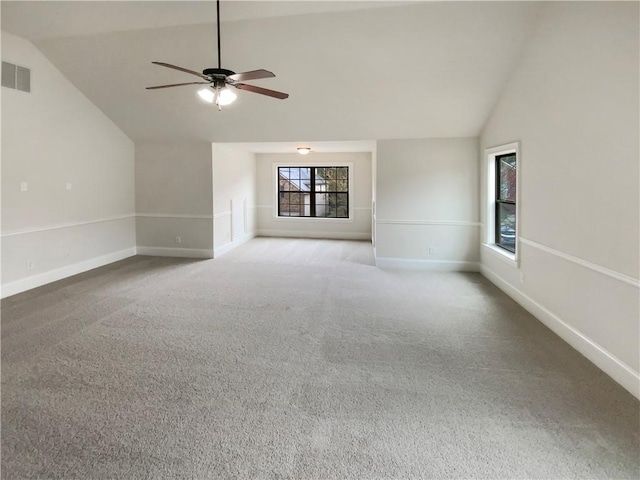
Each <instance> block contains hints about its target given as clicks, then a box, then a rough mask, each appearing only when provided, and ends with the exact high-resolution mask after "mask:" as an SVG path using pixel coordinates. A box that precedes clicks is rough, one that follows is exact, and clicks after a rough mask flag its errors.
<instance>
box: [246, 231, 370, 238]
mask: <svg viewBox="0 0 640 480" xmlns="http://www.w3.org/2000/svg"><path fill="white" fill-rule="evenodd" d="M256 236H258V237H285V238H319V239H329V240H371V232H333V231H330V230H327V231H309V230H301V231H297V230H296V231H293V230H258V232H257V234H256Z"/></svg>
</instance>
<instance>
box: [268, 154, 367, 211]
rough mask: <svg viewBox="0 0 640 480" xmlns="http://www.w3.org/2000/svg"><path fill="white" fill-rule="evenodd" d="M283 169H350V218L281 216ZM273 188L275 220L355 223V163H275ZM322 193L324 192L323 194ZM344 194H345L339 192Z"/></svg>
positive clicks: (301, 161)
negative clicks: (280, 175)
mask: <svg viewBox="0 0 640 480" xmlns="http://www.w3.org/2000/svg"><path fill="white" fill-rule="evenodd" d="M281 167H285V168H286V167H290V168H312V169H315V168H321V167H346V168H347V169H348V177H347V178H348V182H349V186H348V192H347V206H348V215H349V216H348V217H347V218H344V217H305V216H280V215H279V211H280V205H279V196H280V177H279V172H278V169H279V168H281ZM271 188H272V189H273V196H272V198H273V207H272V210H273V219H274V220H276V221H283V222H303V223H304V222H339V223H344V222H353V221H354V208H353V204H354V198H355V197H354V182H353V162H336V161H321V160H317V161H308V160H306V159H305V160H300V161H297V162H274V163H273V178H272V182H271ZM321 193H322V192H321ZM339 193H344V192H339Z"/></svg>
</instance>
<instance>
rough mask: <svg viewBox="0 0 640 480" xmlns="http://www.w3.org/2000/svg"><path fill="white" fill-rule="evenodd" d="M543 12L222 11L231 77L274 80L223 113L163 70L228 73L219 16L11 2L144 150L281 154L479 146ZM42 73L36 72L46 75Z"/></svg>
mask: <svg viewBox="0 0 640 480" xmlns="http://www.w3.org/2000/svg"><path fill="white" fill-rule="evenodd" d="M537 8H539V5H538V3H531V2H453V1H449V2H374V1H372V2H362V1H361V2H269V1H261V2H237V1H234V2H223V3H222V6H221V16H222V21H223V23H222V26H221V35H222V66H223V67H224V68H228V69H231V70H234V71H237V72H240V71H246V70H254V69H258V68H265V69H267V70H271V71H273V72H274V73H275V74H276V75H277V76H276V78H272V79H267V80H260V81H255V82H252V83H254V84H256V85H260V86H263V87H266V88H271V89H275V90H280V91H284V92H288V93H289V94H290V98H289V99H287V100H283V101H281V100H275V99H272V98H268V97H263V96H259V95H255V94H252V93H249V92H244V91H238V92H237V93H238V99H237V101H236V102H235V103H234V104H233V105H231V106H229V107H226V108H225V109H224V110H223V111H222V112H218V111H217V110H216V109H215V107H213V106H212V105H209V104H204V103H202V102H201V101H200V100H199V99H198V98H197V96H196V91H197V87H198V86H197V85H194V86H187V87H177V88H171V89H162V90H155V91H153V90H152V91H149V90H145V87H146V86H152V85H159V84H167V83H179V82H188V81H192V80H197V78H196V77H192V76H190V75H188V74H183V73H181V72H178V71H173V70H169V69H165V68H162V67H158V66H155V65H152V64H151V62H152V61H164V62H168V63H172V64H176V65H180V66H184V67H186V68H189V69H193V70H202V69H204V68H207V67H214V66H216V65H217V54H216V43H215V42H216V27H215V3H214V2H209V1H199V2H192V1H178V2H56V1H48V2H4V1H3V2H2V29H3V30H6V31H8V32H10V33H13V34H15V35H18V36H22V37H24V38H27V39H29V40H31V41H32V42H33V43H34V44H35V45H36V46H37V47H38V48H39V49H40V50H41V51H42V52H43V53H44V54H45V55H46V56H47V57H48V58H49V60H50V61H51V62H52V63H53V64H54V65H55V66H56V67H57V68H58V69H60V71H61V72H62V73H63V74H64V75H65V76H66V77H67V78H68V79H69V80H70V81H71V82H73V83H74V84H75V85H76V86H77V87H78V88H79V89H80V90H81V91H82V92H83V93H84V94H85V95H86V96H87V97H88V98H89V99H90V100H91V101H92V102H93V103H95V104H96V105H97V106H98V107H99V108H100V109H101V110H102V111H103V112H104V113H105V114H106V115H107V116H109V117H110V118H111V119H112V120H113V121H114V122H115V123H116V124H117V125H118V126H119V127H120V128H121V129H122V130H123V131H124V132H125V133H126V134H128V135H129V136H130V137H131V138H132V139H134V140H136V141H190V140H203V141H217V142H274V141H277V142H282V141H300V140H308V141H314V140H316V141H320V140H371V139H383V138H425V137H458V136H475V135H477V134H478V133H479V131H480V129H481V128H482V126H483V125H484V122H485V120H486V119H487V117H488V115H489V114H490V112H491V109H492V107H493V106H494V104H495V102H496V100H497V98H498V97H499V94H500V92H501V90H502V88H503V87H504V85H505V84H506V82H507V81H508V79H509V76H510V73H511V72H512V70H513V68H514V66H515V64H516V62H517V60H518V58H519V56H520V54H521V52H522V49H523V48H524V46H525V44H526V39H527V36H528V34H529V32H530V31H531V29H532V27H533V25H534V23H535V18H536V12H537ZM36 74H37V72H36Z"/></svg>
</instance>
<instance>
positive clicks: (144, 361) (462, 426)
mask: <svg viewBox="0 0 640 480" xmlns="http://www.w3.org/2000/svg"><path fill="white" fill-rule="evenodd" d="M372 263H373V257H372V252H371V245H369V244H367V243H363V242H345V241H320V240H285V239H267V238H258V239H254V240H252V241H251V242H249V243H247V244H245V245H243V246H242V247H240V248H238V249H236V250H234V251H232V252H230V253H228V254H227V255H225V256H223V257H221V258H219V259H216V260H206V261H191V260H184V259H167V258H154V257H134V258H132V259H128V260H125V261H122V262H118V263H116V264H113V265H109V266H107V267H104V268H100V269H97V270H94V271H92V272H88V273H86V274H82V275H79V276H76V277H73V278H70V279H67V280H64V281H61V282H58V283H55V284H51V285H48V286H46V287H42V288H40V289H37V290H32V291H30V292H26V293H24V294H21V295H17V296H14V297H11V298H9V299H6V300H3V301H2V478H4V479H25V478H65V479H91V478H96V479H97V478H105V479H106V478H109V479H116V478H122V479H142V478H158V479H159V478H163V479H171V478H192V479H193V478H198V479H206V478H222V479H230V478H247V479H249V478H251V479H276V478H278V479H285V478H287V479H323V478H326V479H347V478H354V479H372V478H377V479H395V478H402V479H420V478H493V479H496V478H509V479H512V478H545V479H547V478H563V479H567V478H571V479H584V478H611V479H619V478H636V479H637V478H638V476H639V474H640V470H639V468H640V467H639V461H640V460H639V455H640V453H639V451H640V450H639V440H638V437H639V403H638V402H637V401H636V400H635V399H634V398H633V397H632V396H631V395H630V394H629V393H627V392H626V391H625V390H623V389H622V388H621V387H620V386H618V385H617V384H616V383H614V382H613V381H612V380H611V379H609V378H608V377H607V376H606V375H605V374H603V373H601V372H600V371H599V370H598V369H597V368H596V367H595V366H593V365H592V364H591V363H589V362H588V361H587V360H586V359H584V358H583V357H582V356H581V355H580V354H578V353H577V352H576V351H574V350H573V349H571V348H570V347H569V346H567V345H566V344H565V343H563V342H562V341H561V340H560V339H559V338H558V337H556V336H555V335H554V334H552V333H551V332H550V331H549V330H547V329H546V328H545V327H544V326H543V325H542V324H540V323H539V322H538V321H536V320H535V319H534V318H533V317H531V316H530V315H529V314H527V313H526V312H525V311H524V310H523V309H522V308H520V307H519V306H518V305H517V304H515V303H514V302H513V301H512V300H510V299H509V298H508V297H506V296H505V295H504V294H502V293H501V292H500V291H499V290H498V289H497V288H496V287H494V286H493V285H492V284H490V283H489V282H488V281H487V280H486V279H484V278H483V277H482V276H480V275H479V274H459V273H424V272H412V271H383V270H379V269H376V268H375V267H373V266H372Z"/></svg>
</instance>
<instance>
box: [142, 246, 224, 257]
mask: <svg viewBox="0 0 640 480" xmlns="http://www.w3.org/2000/svg"><path fill="white" fill-rule="evenodd" d="M138 255H148V256H151V257H178V258H213V250H208V249H206V248H170V247H138Z"/></svg>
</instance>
